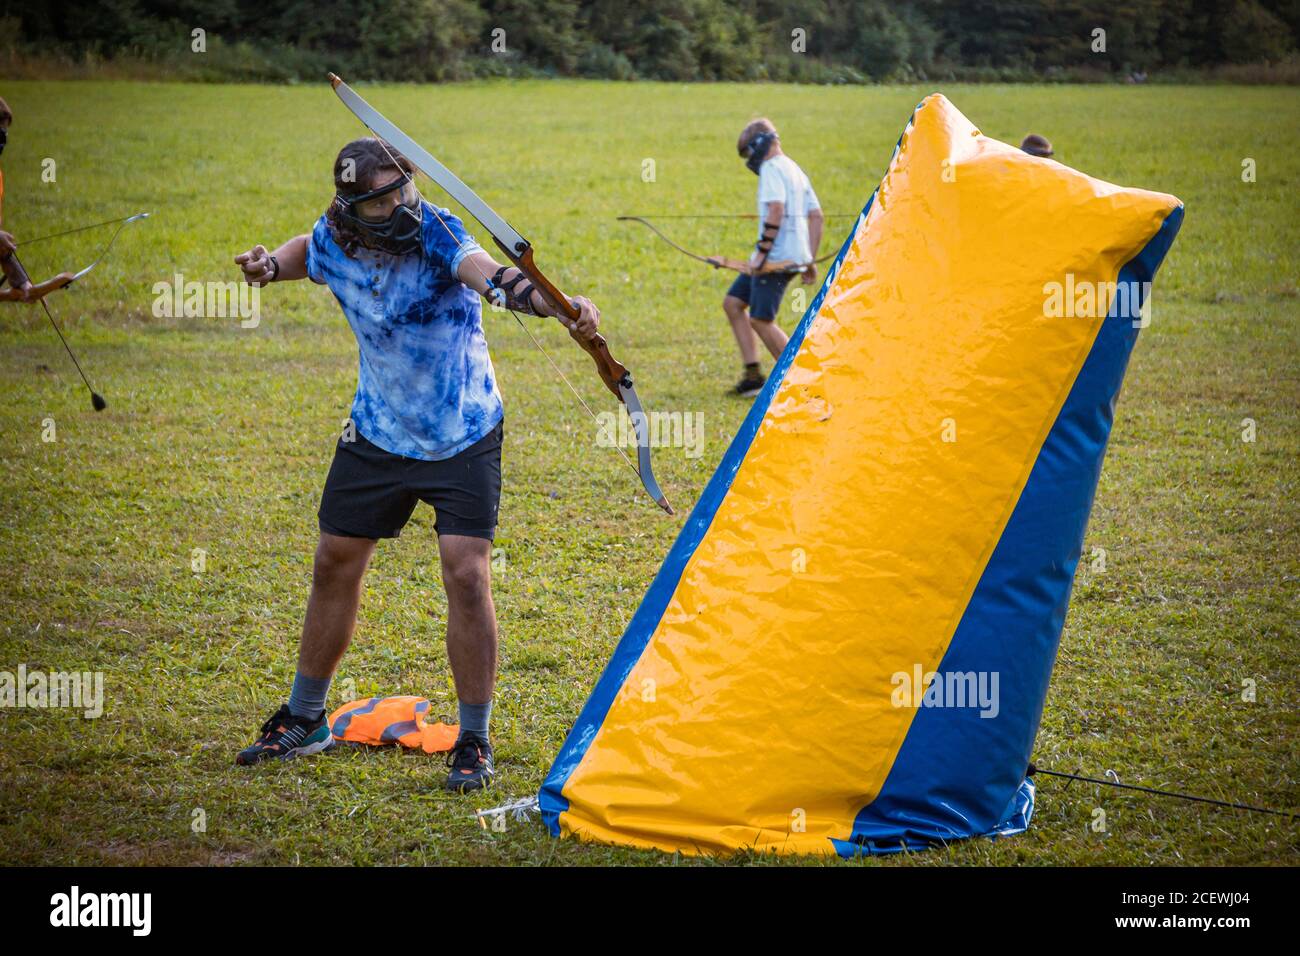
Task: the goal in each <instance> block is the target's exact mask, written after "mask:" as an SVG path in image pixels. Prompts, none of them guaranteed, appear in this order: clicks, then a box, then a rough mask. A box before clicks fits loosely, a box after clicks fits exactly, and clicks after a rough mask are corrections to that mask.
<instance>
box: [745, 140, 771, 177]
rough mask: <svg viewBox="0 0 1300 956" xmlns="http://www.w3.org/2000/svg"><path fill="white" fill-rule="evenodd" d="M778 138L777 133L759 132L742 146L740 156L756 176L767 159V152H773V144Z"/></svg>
mask: <svg viewBox="0 0 1300 956" xmlns="http://www.w3.org/2000/svg"><path fill="white" fill-rule="evenodd" d="M776 139H777V136H776V133H759V134H758V135H757V136H755V137H754V138H753V139H751V140H750V141H749V142H748V143H746V144H745V145H744V146H742V147H741V148H740V156H741V158H742V159H744V161H745V166H746V168H748V169H749V171H750V172H751V173H753V174H754V175H755V176H757V175H758V167H760V166H762V165H763V160H765V159H767V154H768V153H769V152H771V150H772V144H773V143H775V142H776Z"/></svg>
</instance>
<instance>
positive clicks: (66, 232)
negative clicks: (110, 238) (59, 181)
mask: <svg viewBox="0 0 1300 956" xmlns="http://www.w3.org/2000/svg"><path fill="white" fill-rule="evenodd" d="M130 218H131V217H130V216H123V217H122V218H121V219H105V220H104V221H103V222H92V223H91V224H90V225H89V226H78V227H77V228H75V229H65V230H63V232H51V233H47V234H46V235H44V236H37V237H36V238H35V239H24V240H23V241H22V242H20V243H19V245H20V246H30V245H33V244H35V243H38V242H44V241H45V240H46V239H57V238H59V236H70V235H72V234H73V233H74V232H85V231H86V230H87V229H98V228H99V227H100V226H111V225H113V223H115V222H125V221H126V220H128V219H130Z"/></svg>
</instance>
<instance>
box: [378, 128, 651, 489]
mask: <svg viewBox="0 0 1300 956" xmlns="http://www.w3.org/2000/svg"><path fill="white" fill-rule="evenodd" d="M366 129H369V130H370V132H371V133H373V134H374V137H375V139H376V140H377V141H378V142H379V145H380V147H381V148H382V149H383V151H384V152H385V153H387V154H388V158H389V159H390V160H391V161H392V163H393V166H394V167H396V169H397V171H398V172H400V173H401V174H402V176H403V177H404V178H405V179H406V181H407V182H408V183H410V184H411V185H412V186H415V189H416V192H417V193H418V192H419V189H420V187H419V185H418V184H417V183H416V182H415V177H413V176H412V175H411V174H410V173H408V172H407V171H406V170H405V169H404V168H403V167H402V164H401V163H399V162H398V161H397V157H396V156H394V155H393V153H392V150H390V149H389V148H388V143H386V142H385V141H384V138H383V137H382V136H380V135H379V134H378V133H376V132H375V131H374V130H373V129H370V127H369V126H366ZM420 198H421V199H423V198H424V197H423V195H421V197H420ZM429 209H430V210H431V211H432V212H433V217H434V218H435V219H437V220H438V225H440V226H442V228H443V230H444V231H445V232H446V233H447V235H448V236H449V237H450V238H451V241H452V242H454V243H455V244H456V249H457V251H462V250H464V248H465V244H464V243H463V242H462V241H461V240H460V239H459V238H457V236H456V234H455V233H454V232H452V230H451V227H450V226H449V225H447V221H446V220H445V219H443V218H442V214H441V213H439V212H438V207H436V206H435V205H434V204H433V203H429ZM479 248H480V249H481V248H482V247H481V246H480V247H479ZM484 251H486V250H484ZM465 258H467V259H469V262H470V265H472V266H473V267H474V271H475V272H477V273H478V274H479V276H480V277H481V278H482V279H483V284H484V285H485V286H487V287H488V288H489V289H490V290H495V291H497V292H500V293H501V295H500V298H497V299H495V300H494V301H493V305H494V306H496V307H498V308H504V309H505V310H506V311H507V312H509V313H510V314H511V315H513V316H514V317H515V321H516V322H518V323H519V327H520V328H521V329H523V330H524V332H525V333H526V334H527V335H528V338H529V339H530V340H531V341H532V343H533V345H534V346H535V347H536V349H537V351H539V352H541V353H542V355H543V357H545V359H546V361H547V362H548V363H549V364H550V366H551V368H553V369H555V374H556V375H558V376H560V381H562V382H563V383H564V384H565V385H567V386H568V388H569V391H570V392H572V393H573V397H574V398H576V399H577V400H578V404H579V405H581V406H582V408H583V411H585V412H586V413H587V414H588V415H589V416H591V420H592V421H593V422H595V423H596V426H597V427H600V419H599V418H597V417H596V413H595V412H594V411H592V409H591V406H590V405H588V404H587V400H586V399H584V398H583V397H582V395H581V394H580V393H579V392H578V390H577V389H576V388H574V387H573V383H572V382H570V381H569V377H568V376H567V375H565V374H564V372H563V371H561V370H560V366H558V365H556V364H555V359H553V358H551V353H550V352H548V351H546V349H544V348H543V347H542V343H541V341H540V340H539V339H538V338H537V336H536V335H534V334H533V330H532V329H530V328H529V327H528V326H527V325H526V324H525V323H524V320H523V319H522V318H520V317H519V313H518V312H516V311H515V310H514V309H512V308H510V307H509V306H508V305H505V290H503V289H501V288H500V287H498V286H496V285H494V284H493V282H492V280H491V279H489V278H488V277H487V273H486V272H484V271H483V268H482V266H480V265H479V264H478V262H476V261H475V260H474V258H473V257H472V256H469V255H467V256H466V257H465ZM515 268H516V269H518V268H519V267H518V266H515ZM519 271H520V273H521V274H523V270H522V269H519ZM538 295H541V293H540V292H539V293H538ZM545 298H546V297H545V296H542V299H543V300H545ZM561 321H563V319H561ZM565 327H566V328H568V326H567V324H566V325H565ZM613 447H614V450H615V451H617V452H618V454H619V457H620V458H622V459H623V461H625V462H627V466H628V467H629V468H631V469H632V472H633V474H635V475H636V476H637V478H640V477H641V469H640V468H638V467H637V466H636V465H635V464H633V462H632V459H631V458H629V457H628V454H627V452H626V451H624V450H623V446H622V445H620V444H618V443H617V442H616V443H615V444H614V446H613Z"/></svg>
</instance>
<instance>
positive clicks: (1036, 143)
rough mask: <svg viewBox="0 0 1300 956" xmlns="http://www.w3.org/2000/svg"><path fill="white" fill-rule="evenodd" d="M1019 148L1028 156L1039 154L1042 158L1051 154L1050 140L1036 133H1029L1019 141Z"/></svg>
mask: <svg viewBox="0 0 1300 956" xmlns="http://www.w3.org/2000/svg"><path fill="white" fill-rule="evenodd" d="M1020 148H1021V149H1022V150H1024V151H1025V152H1026V153H1028V154H1029V155H1030V156H1041V157H1043V158H1044V159H1046V158H1047V157H1049V156H1051V155H1052V142H1051V140H1049V139H1048V138H1047V137H1046V136H1039V135H1038V134H1037V133H1030V134H1029V135H1028V136H1026V137H1025V138H1024V139H1022V140H1021V141H1020Z"/></svg>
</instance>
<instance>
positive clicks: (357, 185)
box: [325, 136, 415, 256]
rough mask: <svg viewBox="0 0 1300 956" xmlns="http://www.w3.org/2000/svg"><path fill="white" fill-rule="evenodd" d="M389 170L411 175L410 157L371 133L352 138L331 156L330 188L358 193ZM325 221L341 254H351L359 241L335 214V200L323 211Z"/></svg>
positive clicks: (341, 193) (352, 230) (366, 189)
mask: <svg viewBox="0 0 1300 956" xmlns="http://www.w3.org/2000/svg"><path fill="white" fill-rule="evenodd" d="M388 170H391V171H392V172H394V173H397V172H401V173H405V174H406V175H407V176H409V177H411V178H412V179H414V178H415V167H414V166H412V165H411V161H410V160H409V159H407V158H406V157H405V156H403V155H402V154H401V153H399V152H398V151H397V150H396V149H394V148H393V147H392V146H390V145H389V144H387V143H384V142H381V141H380V140H378V139H376V138H375V137H373V136H367V137H365V138H364V139H354V140H353V141H352V142H350V143H348V144H347V145H346V146H344V147H343V148H342V149H340V150H339V154H338V156H337V157H335V159H334V189H335V191H336V192H337V193H338V194H339V195H342V196H360V195H361V194H362V193H364V192H368V191H369V190H370V189H371V188H373V184H374V183H375V181H376V179H377V177H378V174H379V173H382V172H385V171H388ZM325 221H326V222H327V223H329V227H330V233H331V235H333V236H334V241H335V242H337V243H338V244H339V247H340V248H341V249H342V250H343V252H344V254H345V255H348V256H351V255H352V254H353V253H354V252H356V249H357V247H358V246H360V245H361V244H362V243H361V237H360V236H359V235H357V233H356V231H355V230H354V229H352V228H351V227H350V226H348V224H347V223H346V222H344V221H343V219H342V218H341V217H340V216H339V215H338V200H337V199H335V200H334V201H333V202H331V203H330V206H329V209H327V210H326V211H325Z"/></svg>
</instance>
